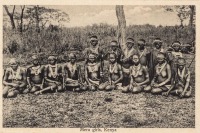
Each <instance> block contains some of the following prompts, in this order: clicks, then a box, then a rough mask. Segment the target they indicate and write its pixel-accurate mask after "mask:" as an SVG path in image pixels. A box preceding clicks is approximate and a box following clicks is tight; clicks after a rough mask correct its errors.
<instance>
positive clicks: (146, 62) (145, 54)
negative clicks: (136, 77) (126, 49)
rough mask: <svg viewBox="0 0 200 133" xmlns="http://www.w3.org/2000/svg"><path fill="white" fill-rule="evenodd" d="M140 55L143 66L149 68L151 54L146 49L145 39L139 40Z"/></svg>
mask: <svg viewBox="0 0 200 133" xmlns="http://www.w3.org/2000/svg"><path fill="white" fill-rule="evenodd" d="M138 54H139V59H140V63H141V65H143V66H148V67H149V61H150V52H149V51H148V50H147V48H146V41H145V40H144V39H139V40H138Z"/></svg>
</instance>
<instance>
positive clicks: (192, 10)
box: [189, 6, 195, 27]
mask: <svg viewBox="0 0 200 133" xmlns="http://www.w3.org/2000/svg"><path fill="white" fill-rule="evenodd" d="M189 7H190V22H189V26H190V27H193V25H194V16H195V6H189Z"/></svg>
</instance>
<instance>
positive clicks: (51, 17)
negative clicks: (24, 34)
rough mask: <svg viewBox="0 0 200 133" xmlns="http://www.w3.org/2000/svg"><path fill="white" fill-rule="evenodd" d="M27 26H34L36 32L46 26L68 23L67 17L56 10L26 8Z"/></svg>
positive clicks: (38, 7) (40, 7)
mask: <svg viewBox="0 0 200 133" xmlns="http://www.w3.org/2000/svg"><path fill="white" fill-rule="evenodd" d="M26 13H27V16H26V18H27V21H28V25H31V24H32V25H35V27H36V31H39V30H40V29H43V28H44V27H45V26H48V25H55V24H52V23H57V24H58V25H61V24H62V22H69V20H70V19H69V15H68V14H67V13H65V12H62V11H60V10H58V9H52V8H47V7H43V6H33V7H28V8H27V10H26Z"/></svg>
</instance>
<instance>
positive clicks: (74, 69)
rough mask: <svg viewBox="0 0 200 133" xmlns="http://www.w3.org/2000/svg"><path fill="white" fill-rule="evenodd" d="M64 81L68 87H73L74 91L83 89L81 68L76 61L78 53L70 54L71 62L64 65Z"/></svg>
mask: <svg viewBox="0 0 200 133" xmlns="http://www.w3.org/2000/svg"><path fill="white" fill-rule="evenodd" d="M63 71H64V82H65V88H66V89H73V90H74V91H77V92H78V91H81V89H83V88H81V82H82V77H81V68H80V65H78V64H77V63H76V55H75V54H73V53H70V54H69V62H68V63H66V64H64V65H63Z"/></svg>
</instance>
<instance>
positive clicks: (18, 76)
mask: <svg viewBox="0 0 200 133" xmlns="http://www.w3.org/2000/svg"><path fill="white" fill-rule="evenodd" d="M7 71H8V79H7V80H8V81H7V82H14V81H23V78H24V77H23V73H24V72H25V71H24V70H23V69H22V68H21V67H18V69H17V70H16V71H14V70H13V69H12V68H8V69H7Z"/></svg>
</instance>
